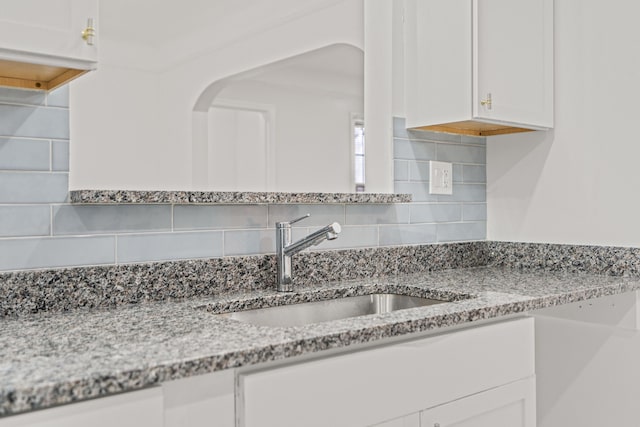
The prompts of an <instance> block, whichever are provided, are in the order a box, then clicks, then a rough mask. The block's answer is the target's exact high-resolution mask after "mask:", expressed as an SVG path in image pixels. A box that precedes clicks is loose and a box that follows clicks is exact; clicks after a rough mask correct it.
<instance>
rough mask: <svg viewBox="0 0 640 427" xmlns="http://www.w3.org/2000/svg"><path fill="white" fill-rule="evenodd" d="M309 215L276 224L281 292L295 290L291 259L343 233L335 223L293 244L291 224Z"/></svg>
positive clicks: (278, 286)
mask: <svg viewBox="0 0 640 427" xmlns="http://www.w3.org/2000/svg"><path fill="white" fill-rule="evenodd" d="M308 216H309V214H307V215H305V216H303V217H302V218H298V219H296V220H293V221H289V222H277V223H276V260H277V264H278V277H277V289H278V291H281V292H290V291H292V290H293V286H292V277H291V274H292V272H291V257H292V256H293V255H295V254H297V253H298V252H300V251H303V250H305V249H307V248H308V247H311V246H315V245H317V244H319V243H321V242H323V241H324V240H334V239H337V238H338V234H340V232H341V231H342V228H341V227H340V224H338V223H337V222H334V223H332V224H329V225H327V226H325V227H323V228H321V229H319V230H317V231H314V232H313V233H311V234H309V235H308V236H306V237H303V238H302V239H300V240H298V241H297V242H295V243H291V224H293V223H295V222H298V221H300V220H302V219H304V218H307V217H308Z"/></svg>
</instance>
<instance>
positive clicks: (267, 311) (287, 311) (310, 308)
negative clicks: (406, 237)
mask: <svg viewBox="0 0 640 427" xmlns="http://www.w3.org/2000/svg"><path fill="white" fill-rule="evenodd" d="M444 302H448V301H442V300H435V299H429V298H420V297H410V296H406V295H397V294H372V295H363V296H357V297H346V298H336V299H331V300H326V301H315V302H305V303H300V304H290V305H280V306H276V307H267V308H258V309H254V310H245V311H235V312H229V313H220V314H217V316H221V317H226V318H228V319H233V320H237V321H238V322H244V323H250V324H253V325H260V326H302V325H308V324H311V323H320V322H327V321H330V320H338V319H347V318H350V317H357V316H364V315H367V314H381V313H389V312H392V311H396V310H404V309H407V308H414V307H423V306H427V305H433V304H439V303H444Z"/></svg>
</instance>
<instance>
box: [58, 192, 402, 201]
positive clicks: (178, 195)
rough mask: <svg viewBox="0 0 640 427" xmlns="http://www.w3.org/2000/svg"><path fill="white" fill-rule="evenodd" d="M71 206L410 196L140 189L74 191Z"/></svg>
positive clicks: (385, 198) (358, 199) (381, 199)
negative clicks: (73, 204) (72, 204)
mask: <svg viewBox="0 0 640 427" xmlns="http://www.w3.org/2000/svg"><path fill="white" fill-rule="evenodd" d="M69 199H70V200H71V203H77V204H109V203H115V204H122V203H165V204H166V203H170V204H188V203H195V204H209V203H221V204H243V203H250V204H256V203H272V204H279V203H283V204H286V203H325V204H326V203H408V202H411V195H410V194H392V193H284V192H274V191H272V192H247V191H152V190H151V191H140V190H73V191H71V192H69Z"/></svg>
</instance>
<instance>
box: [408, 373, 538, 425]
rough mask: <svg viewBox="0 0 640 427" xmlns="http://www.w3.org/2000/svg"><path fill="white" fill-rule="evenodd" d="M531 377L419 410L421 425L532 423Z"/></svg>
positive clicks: (533, 385) (533, 386)
mask: <svg viewBox="0 0 640 427" xmlns="http://www.w3.org/2000/svg"><path fill="white" fill-rule="evenodd" d="M535 401H536V391H535V379H534V378H533V377H532V378H528V379H526V380H521V381H517V382H514V383H511V384H507V385H504V386H502V387H498V388H495V389H493V390H488V391H485V392H483V393H478V394H475V395H473V396H469V397H465V398H464V399H460V400H456V401H454V402H451V403H447V404H445V405H441V406H437V407H435V408H432V409H429V410H426V411H423V412H421V413H420V420H421V424H420V426H421V427H454V426H455V427H535V426H536V405H535Z"/></svg>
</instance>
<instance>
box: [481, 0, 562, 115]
mask: <svg viewBox="0 0 640 427" xmlns="http://www.w3.org/2000/svg"><path fill="white" fill-rule="evenodd" d="M473 15H474V16H473V21H474V31H473V32H474V34H473V40H474V49H473V50H474V53H473V59H474V61H473V62H474V64H473V65H474V84H473V87H474V98H473V113H474V118H477V119H482V120H489V121H498V122H506V123H514V124H522V125H528V126H532V127H540V128H551V127H553V0H473Z"/></svg>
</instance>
